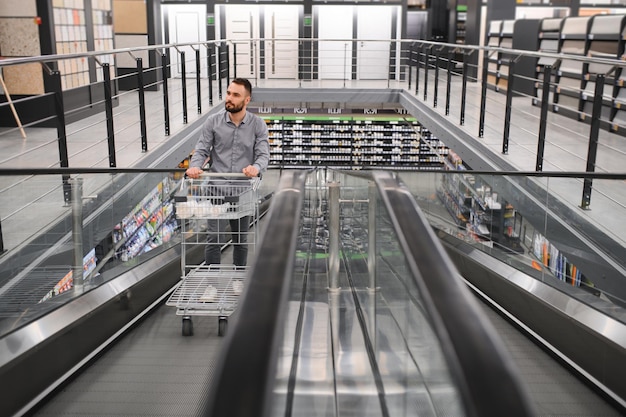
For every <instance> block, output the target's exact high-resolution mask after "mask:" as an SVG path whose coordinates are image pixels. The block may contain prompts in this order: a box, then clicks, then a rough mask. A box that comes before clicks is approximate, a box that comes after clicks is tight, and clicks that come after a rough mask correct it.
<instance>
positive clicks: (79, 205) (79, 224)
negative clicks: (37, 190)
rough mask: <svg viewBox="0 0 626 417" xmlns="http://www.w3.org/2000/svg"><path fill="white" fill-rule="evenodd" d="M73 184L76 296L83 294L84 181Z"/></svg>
mask: <svg viewBox="0 0 626 417" xmlns="http://www.w3.org/2000/svg"><path fill="white" fill-rule="evenodd" d="M70 182H71V184H72V243H73V246H74V264H73V265H72V281H73V287H74V294H75V295H79V294H82V293H83V179H82V178H73V179H71V180H70Z"/></svg>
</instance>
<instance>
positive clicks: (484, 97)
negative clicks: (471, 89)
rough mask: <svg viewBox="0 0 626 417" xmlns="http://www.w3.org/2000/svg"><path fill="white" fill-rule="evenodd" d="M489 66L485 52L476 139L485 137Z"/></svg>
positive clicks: (487, 55) (486, 52)
mask: <svg viewBox="0 0 626 417" xmlns="http://www.w3.org/2000/svg"><path fill="white" fill-rule="evenodd" d="M488 64H489V54H488V51H485V56H484V57H483V75H482V82H481V89H480V121H479V123H478V137H479V138H482V137H483V136H484V135H485V111H486V106H487V74H488V73H487V65H488Z"/></svg>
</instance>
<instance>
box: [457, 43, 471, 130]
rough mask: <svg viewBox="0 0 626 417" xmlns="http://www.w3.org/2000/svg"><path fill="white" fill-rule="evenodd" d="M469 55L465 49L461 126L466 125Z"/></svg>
mask: <svg viewBox="0 0 626 417" xmlns="http://www.w3.org/2000/svg"><path fill="white" fill-rule="evenodd" d="M468 57H469V55H468V54H467V53H466V52H465V51H463V82H462V86H461V114H460V116H459V124H460V125H461V126H463V125H465V103H466V101H467V70H468V68H469V64H468Z"/></svg>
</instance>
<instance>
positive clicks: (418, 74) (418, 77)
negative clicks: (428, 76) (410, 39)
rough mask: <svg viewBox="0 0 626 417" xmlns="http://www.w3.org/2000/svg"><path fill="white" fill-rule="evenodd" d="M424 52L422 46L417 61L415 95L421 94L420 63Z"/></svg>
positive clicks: (418, 51) (418, 50) (418, 49)
mask: <svg viewBox="0 0 626 417" xmlns="http://www.w3.org/2000/svg"><path fill="white" fill-rule="evenodd" d="M423 51H424V45H420V46H419V48H417V59H416V60H415V95H418V94H419V92H420V63H421V62H422V61H421V59H422V53H423Z"/></svg>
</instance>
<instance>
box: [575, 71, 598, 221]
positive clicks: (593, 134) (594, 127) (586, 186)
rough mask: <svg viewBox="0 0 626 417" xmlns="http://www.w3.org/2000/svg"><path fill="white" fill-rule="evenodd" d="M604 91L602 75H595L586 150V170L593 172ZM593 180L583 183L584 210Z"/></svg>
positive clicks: (589, 196) (582, 204)
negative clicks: (587, 148) (587, 147)
mask: <svg viewBox="0 0 626 417" xmlns="http://www.w3.org/2000/svg"><path fill="white" fill-rule="evenodd" d="M603 91H604V75H602V74H598V75H597V76H596V88H595V91H594V96H593V111H592V113H591V128H590V130H589V150H588V151H587V169H586V172H595V170H596V156H597V153H598V135H599V133H600V118H601V117H602V93H603ZM592 182H593V180H592V179H591V178H585V181H584V183H583V198H582V202H581V204H580V207H582V208H583V209H584V210H589V205H590V204H591V189H592V186H593V184H592Z"/></svg>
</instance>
